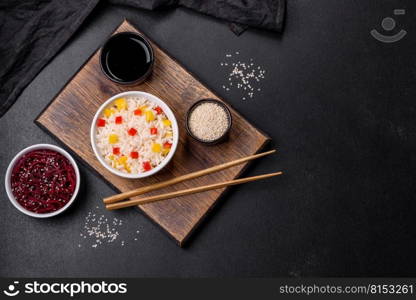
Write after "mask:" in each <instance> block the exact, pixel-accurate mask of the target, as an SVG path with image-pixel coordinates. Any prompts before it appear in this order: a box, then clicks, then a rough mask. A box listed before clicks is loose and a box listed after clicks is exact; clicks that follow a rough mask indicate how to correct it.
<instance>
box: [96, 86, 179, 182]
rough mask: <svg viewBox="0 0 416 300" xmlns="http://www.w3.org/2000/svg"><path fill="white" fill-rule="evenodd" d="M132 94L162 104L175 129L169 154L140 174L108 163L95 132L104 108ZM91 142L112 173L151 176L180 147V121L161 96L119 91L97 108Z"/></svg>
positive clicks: (121, 175)
mask: <svg viewBox="0 0 416 300" xmlns="http://www.w3.org/2000/svg"><path fill="white" fill-rule="evenodd" d="M132 95H135V96H137V95H139V96H144V97H146V98H147V99H149V101H153V102H155V103H156V104H158V105H160V106H162V109H163V111H164V112H165V113H166V115H167V117H168V118H169V120H170V121H171V122H172V131H173V143H172V147H171V150H170V151H169V153H168V155H167V156H166V157H165V159H164V160H162V162H161V163H160V164H159V165H158V166H156V167H155V168H153V169H151V170H150V171H147V172H144V173H138V174H129V173H124V172H121V171H118V170H117V169H114V168H113V167H111V166H110V165H108V164H107V163H106V162H105V161H104V159H103V158H102V157H101V154H100V152H99V150H98V149H97V145H96V134H95V130H96V128H95V124H96V123H97V119H98V117H99V116H100V115H101V112H102V111H103V110H104V108H105V107H107V106H108V105H109V104H110V103H111V102H113V101H114V100H116V99H117V98H120V97H128V96H132ZM90 143H91V147H92V149H93V151H94V154H95V157H96V158H97V159H98V161H99V162H100V163H101V164H102V165H103V166H104V167H105V168H106V169H107V170H108V171H110V172H111V173H113V174H114V175H117V176H120V177H123V178H128V179H139V178H146V177H149V176H152V175H154V174H156V173H157V172H159V171H160V170H162V169H163V168H164V167H165V166H166V165H167V164H168V163H169V162H170V161H171V159H172V157H173V155H174V154H175V152H176V149H177V147H178V144H179V127H178V122H177V120H176V117H175V114H174V113H173V111H172V110H171V108H170V107H169V105H167V104H166V102H164V101H163V100H162V99H160V98H159V97H157V96H155V95H153V94H150V93H147V92H143V91H128V92H122V93H118V94H116V95H113V96H112V97H110V98H109V99H107V100H106V101H105V102H104V103H103V104H101V106H100V107H99V108H98V109H97V111H96V113H95V115H94V118H93V120H92V123H91V129H90Z"/></svg>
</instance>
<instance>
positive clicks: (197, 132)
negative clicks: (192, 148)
mask: <svg viewBox="0 0 416 300" xmlns="http://www.w3.org/2000/svg"><path fill="white" fill-rule="evenodd" d="M231 123H232V118H231V112H230V110H229V109H228V107H227V106H226V105H225V104H224V103H223V102H221V101H219V100H215V99H202V100H199V101H197V102H196V103H194V104H193V105H192V106H191V108H190V109H189V110H188V113H187V115H186V129H187V132H188V134H189V135H190V136H191V137H192V138H194V139H195V140H197V141H199V142H201V143H204V144H210V145H213V144H217V143H219V142H221V141H223V140H224V139H225V138H226V137H227V134H228V132H229V131H230V129H231Z"/></svg>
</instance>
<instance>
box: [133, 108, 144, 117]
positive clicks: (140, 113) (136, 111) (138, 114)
mask: <svg viewBox="0 0 416 300" xmlns="http://www.w3.org/2000/svg"><path fill="white" fill-rule="evenodd" d="M134 114H135V115H136V116H141V115H142V110H141V109H136V110H135V111H134Z"/></svg>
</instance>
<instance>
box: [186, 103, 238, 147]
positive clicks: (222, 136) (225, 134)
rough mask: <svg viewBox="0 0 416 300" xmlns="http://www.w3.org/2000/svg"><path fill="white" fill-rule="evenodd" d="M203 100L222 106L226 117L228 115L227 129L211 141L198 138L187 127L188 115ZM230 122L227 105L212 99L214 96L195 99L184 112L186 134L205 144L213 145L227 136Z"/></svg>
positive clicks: (230, 116) (231, 121)
mask: <svg viewBox="0 0 416 300" xmlns="http://www.w3.org/2000/svg"><path fill="white" fill-rule="evenodd" d="M204 102H211V103H216V104H218V105H219V106H221V107H222V108H224V110H225V113H226V114H227V117H228V121H229V122H228V126H227V129H226V130H225V131H224V133H223V134H222V135H221V136H220V137H219V138H217V139H215V140H212V141H206V140H203V139H200V138H198V137H197V136H195V135H194V134H193V133H192V131H191V129H190V128H189V117H190V115H191V113H192V111H193V110H194V109H195V108H196V107H197V106H198V105H200V104H201V103H204ZM232 123H233V117H232V115H231V111H230V109H229V108H228V106H227V105H226V104H225V103H224V102H222V101H220V100H218V99H214V98H204V99H200V100H198V101H196V102H195V103H193V104H192V105H191V107H189V109H188V111H187V112H186V117H185V128H186V132H187V133H188V135H189V136H190V137H191V138H193V139H194V140H196V141H198V142H200V143H203V144H205V145H215V144H218V143H219V142H221V141H223V140H224V139H225V138H226V137H227V135H228V133H229V132H230V130H231V126H232Z"/></svg>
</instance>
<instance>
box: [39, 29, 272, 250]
mask: <svg viewBox="0 0 416 300" xmlns="http://www.w3.org/2000/svg"><path fill="white" fill-rule="evenodd" d="M123 31H133V32H139V31H138V30H137V29H135V28H134V27H133V26H132V25H131V24H129V23H128V22H127V21H124V22H123V23H122V24H121V25H120V26H119V27H118V28H117V30H116V31H115V33H116V32H123ZM151 44H152V46H153V49H154V53H155V64H154V70H153V74H152V75H151V77H150V78H149V79H148V80H147V81H146V82H144V83H142V84H140V85H136V86H131V87H125V86H121V85H118V84H116V83H113V82H112V81H110V80H108V79H107V78H106V77H105V75H104V74H103V73H102V72H101V69H100V64H99V55H100V51H99V50H97V51H96V52H95V53H94V54H93V55H92V57H91V58H90V59H89V60H88V61H87V62H86V64H85V65H84V66H82V67H81V69H80V70H79V71H78V73H76V74H75V76H74V77H73V78H72V79H71V80H70V81H69V82H68V83H67V85H66V86H65V87H64V88H63V89H62V90H61V92H60V93H59V94H58V95H57V96H56V97H55V98H54V99H53V100H52V102H51V103H50V104H49V105H48V106H47V107H46V108H45V110H44V111H43V112H42V113H41V114H40V115H39V116H38V118H37V119H36V120H35V122H36V124H38V125H39V126H40V127H41V128H43V129H45V130H46V131H47V132H48V133H50V134H51V135H52V136H54V137H55V138H57V139H58V140H59V141H60V142H62V143H63V144H64V145H65V146H66V147H67V148H69V150H70V151H72V153H74V154H76V156H78V157H79V158H80V159H81V160H82V161H84V162H85V163H86V164H87V165H88V166H90V167H91V168H92V169H93V170H95V171H96V172H97V173H98V174H99V175H101V176H102V178H104V180H106V181H107V182H108V183H109V184H110V185H111V186H113V188H114V189H115V190H116V191H122V192H125V191H128V190H131V189H134V188H138V187H142V186H145V185H149V184H152V183H156V182H160V181H163V180H167V179H169V178H172V177H174V176H179V175H183V174H186V173H189V172H194V171H197V170H201V169H204V168H207V167H211V166H214V165H217V164H220V163H224V162H227V161H231V160H234V159H237V158H240V157H243V156H247V155H251V154H254V153H256V152H258V151H259V150H260V149H261V148H262V147H263V146H264V145H265V143H266V142H267V141H268V137H267V136H266V135H265V134H263V133H262V132H260V131H259V130H257V129H256V128H255V127H253V126H252V125H251V124H250V123H249V122H248V121H246V120H245V119H244V118H243V117H242V116H241V115H239V114H238V113H237V112H236V111H235V110H234V109H232V108H231V107H230V110H231V113H232V117H233V126H232V129H231V132H230V136H229V139H228V140H227V141H225V142H223V143H221V144H219V145H216V146H206V145H203V144H200V143H198V142H196V141H194V140H192V139H191V138H189V137H188V136H187V133H186V130H185V127H184V125H185V113H186V111H187V109H188V108H189V107H190V106H191V105H192V104H193V103H194V102H195V101H197V100H199V99H201V98H216V99H219V100H221V101H224V100H223V99H221V98H220V97H219V96H217V95H216V94H215V93H213V92H212V91H211V90H209V89H208V88H207V87H206V86H205V85H204V84H202V83H201V82H200V81H199V80H198V79H197V78H195V76H193V75H192V74H191V73H190V72H188V71H187V70H186V69H185V68H184V67H182V66H181V65H180V64H179V63H178V62H177V61H176V60H175V59H173V58H172V57H170V56H169V55H168V54H166V52H165V51H163V50H162V49H161V48H160V47H159V46H158V45H156V44H155V43H154V42H151ZM130 90H137V91H145V92H148V93H152V94H154V95H156V96H158V97H159V98H161V99H162V100H164V101H165V102H166V103H167V104H168V105H169V107H170V108H171V109H172V111H173V113H174V114H175V116H176V118H177V120H178V123H179V131H180V143H179V146H178V149H177V151H176V153H175V156H174V158H173V159H172V161H171V162H170V163H169V165H168V166H167V167H166V168H165V169H163V170H162V171H161V172H159V173H158V174H156V175H154V176H152V177H150V178H146V179H138V180H130V179H124V178H121V177H118V176H116V175H113V174H112V173H110V172H109V171H107V170H106V169H105V168H104V167H103V166H102V165H101V164H100V163H99V161H98V160H97V159H96V157H95V156H94V153H93V151H92V148H91V144H90V135H89V133H90V125H91V122H92V119H93V117H94V114H95V112H96V110H97V109H98V107H99V106H100V105H101V104H102V103H103V102H104V101H105V100H107V99H108V98H109V97H111V96H112V95H114V94H117V93H120V92H123V91H130ZM246 165H247V164H243V165H239V166H235V167H233V168H230V169H228V170H223V171H221V172H218V173H216V174H211V175H207V176H204V177H201V178H197V179H194V180H191V181H187V182H183V183H180V184H177V185H175V186H172V187H168V188H164V189H163V190H160V191H157V192H153V194H156V193H162V192H167V191H174V190H180V189H184V188H190V187H195V186H199V185H206V184H211V183H215V182H221V181H225V180H231V179H234V178H236V177H238V176H239V174H240V173H241V172H242V170H243V169H244V167H245V166H246ZM224 191H225V189H220V190H214V191H208V192H204V193H200V194H194V195H189V196H185V197H178V198H174V199H170V200H166V201H161V202H157V203H150V204H146V205H142V206H140V209H141V210H142V211H143V212H144V213H145V214H146V215H147V216H148V217H149V218H150V219H151V220H153V221H154V222H155V223H157V224H158V225H160V226H161V227H162V228H163V229H164V230H165V231H166V232H167V233H168V234H169V235H170V236H172V237H173V238H174V239H175V240H176V241H177V242H178V244H179V245H180V246H182V245H183V243H184V242H185V240H186V239H187V238H188V237H189V236H190V234H191V232H192V231H193V230H194V229H195V228H196V226H197V225H198V224H199V223H200V222H201V220H202V219H203V218H204V217H205V216H206V215H207V213H208V212H209V211H210V210H211V208H212V207H213V206H214V204H215V203H216V202H217V201H218V199H219V198H220V196H221V194H223V193H224ZM151 194H152V193H151ZM115 213H116V212H115Z"/></svg>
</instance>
